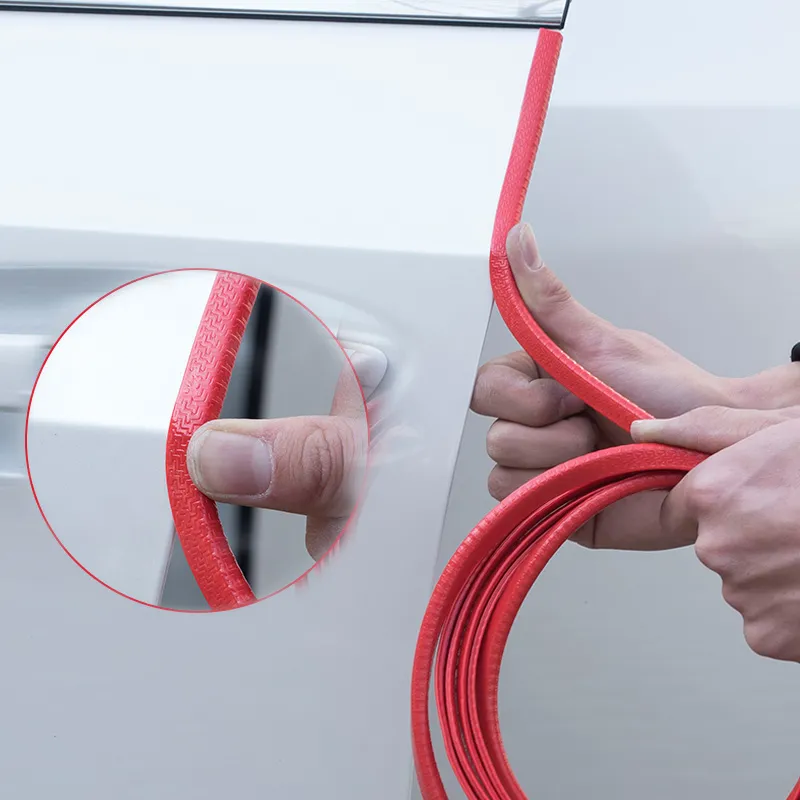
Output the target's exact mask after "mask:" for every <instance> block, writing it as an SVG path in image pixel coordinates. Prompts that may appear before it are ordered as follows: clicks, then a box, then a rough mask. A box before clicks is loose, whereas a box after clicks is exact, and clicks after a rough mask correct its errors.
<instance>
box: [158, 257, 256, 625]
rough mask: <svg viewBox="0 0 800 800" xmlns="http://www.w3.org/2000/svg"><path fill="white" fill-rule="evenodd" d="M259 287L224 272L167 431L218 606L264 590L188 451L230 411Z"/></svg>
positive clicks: (170, 478) (189, 545)
mask: <svg viewBox="0 0 800 800" xmlns="http://www.w3.org/2000/svg"><path fill="white" fill-rule="evenodd" d="M258 289H259V283H258V281H255V280H253V279H252V278H248V277H247V276H245V275H239V274H236V273H233V272H220V273H219V274H218V275H217V277H216V279H215V280H214V284H213V286H212V289H211V293H210V295H209V299H208V303H207V304H206V308H205V311H204V312H203V316H202V319H201V321H200V326H199V327H198V330H197V335H196V336H195V340H194V344H193V345H192V350H191V353H190V355H189V361H188V363H187V366H186V372H185V373H184V376H183V382H182V384H181V388H180V391H179V393H178V399H177V400H176V401H175V407H174V409H173V412H172V419H171V421H170V426H169V432H168V434H167V459H166V469H167V491H168V494H169V502H170V507H171V508H172V516H173V520H174V522H175V531H176V533H177V534H178V538H179V539H180V542H181V546H182V547H183V551H184V553H185V555H186V560H187V562H188V564H189V568H190V569H191V571H192V574H193V575H194V577H195V580H196V581H197V585H198V586H199V587H200V590H201V592H202V593H203V597H205V599H206V601H207V602H208V605H209V606H210V607H211V609H212V610H214V611H224V610H227V609H231V608H236V607H237V606H245V605H248V604H250V603H252V602H254V601H255V600H256V597H255V595H254V594H253V590H252V589H251V588H250V585H249V584H248V583H247V580H246V578H245V577H244V575H243V574H242V570H241V569H240V568H239V564H238V563H237V562H236V558H235V557H234V555H233V552H232V551H231V548H230V545H229V544H228V540H227V538H226V536H225V533H224V531H223V530H222V524H221V523H220V520H219V514H218V513H217V506H216V504H215V503H214V501H213V500H210V499H209V498H208V497H206V496H205V495H204V494H203V493H202V492H200V491H199V490H198V489H197V487H196V486H195V485H194V483H193V482H192V479H191V477H190V475H189V469H188V467H187V465H186V451H187V449H188V447H189V441H190V440H191V438H192V434H194V432H195V431H196V430H197V429H198V428H199V427H200V426H201V425H204V424H205V423H206V422H209V421H210V420H212V419H217V418H218V417H219V415H220V412H221V411H222V404H223V402H224V400H225V393H226V392H227V391H228V384H229V383H230V379H231V372H232V371H233V365H234V362H235V361H236V354H237V353H238V351H239V346H240V344H241V342H242V336H243V335H244V331H245V328H246V327H247V322H248V320H249V319H250V312H251V311H252V309H253V304H254V303H255V299H256V295H257V294H258Z"/></svg>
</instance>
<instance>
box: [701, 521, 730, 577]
mask: <svg viewBox="0 0 800 800" xmlns="http://www.w3.org/2000/svg"><path fill="white" fill-rule="evenodd" d="M694 552H695V554H696V555H697V559H698V561H700V563H701V564H702V565H703V566H704V567H707V568H708V569H710V570H711V571H712V572H716V573H717V574H721V573H722V571H723V570H724V568H725V564H726V563H727V561H728V554H727V552H726V547H725V543H724V541H723V540H722V538H721V537H718V536H714V535H712V534H703V533H702V531H701V533H700V535H698V537H697V541H696V542H695V545H694Z"/></svg>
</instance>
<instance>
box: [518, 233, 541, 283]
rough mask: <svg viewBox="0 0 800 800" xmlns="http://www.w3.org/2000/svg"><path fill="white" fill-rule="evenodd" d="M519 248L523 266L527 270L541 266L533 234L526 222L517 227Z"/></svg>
mask: <svg viewBox="0 0 800 800" xmlns="http://www.w3.org/2000/svg"><path fill="white" fill-rule="evenodd" d="M519 248H520V250H521V252H522V259H523V261H524V262H525V266H526V267H527V268H528V269H529V270H531V271H533V270H537V269H539V268H540V267H541V266H542V263H543V262H542V258H541V256H540V255H539V247H538V245H537V244H536V237H535V236H534V235H533V229H532V228H531V226H530V225H528V224H527V223H524V224H522V225H521V226H520V229H519Z"/></svg>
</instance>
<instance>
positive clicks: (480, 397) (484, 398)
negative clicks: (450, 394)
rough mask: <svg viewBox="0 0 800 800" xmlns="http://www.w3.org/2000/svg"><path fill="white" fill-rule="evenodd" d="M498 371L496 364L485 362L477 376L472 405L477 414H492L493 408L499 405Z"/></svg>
mask: <svg viewBox="0 0 800 800" xmlns="http://www.w3.org/2000/svg"><path fill="white" fill-rule="evenodd" d="M499 393H500V390H499V386H498V371H497V369H496V367H495V365H494V364H492V363H488V364H484V365H483V366H482V367H481V368H480V369H479V370H478V375H477V377H476V378H475V386H474V387H473V390H472V402H471V404H470V407H471V408H472V410H473V411H474V412H475V413H476V414H481V415H483V416H492V410H491V409H492V408H493V407H495V406H496V405H497V396H498V394H499Z"/></svg>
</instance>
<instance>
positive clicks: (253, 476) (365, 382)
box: [186, 352, 385, 561]
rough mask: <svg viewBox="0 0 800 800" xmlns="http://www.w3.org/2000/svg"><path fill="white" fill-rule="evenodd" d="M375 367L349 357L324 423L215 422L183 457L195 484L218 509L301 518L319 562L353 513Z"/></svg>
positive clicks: (313, 419) (366, 357) (316, 419)
mask: <svg viewBox="0 0 800 800" xmlns="http://www.w3.org/2000/svg"><path fill="white" fill-rule="evenodd" d="M379 361H380V359H376V358H375V357H374V354H371V353H364V352H355V353H351V354H350V363H349V364H345V365H344V368H343V369H342V371H341V373H340V375H339V380H338V383H337V386H336V389H335V392H334V397H333V402H332V405H331V412H330V415H328V416H306V417H289V418H284V419H259V420H249V419H220V420H213V421H212V422H208V423H206V424H205V425H203V426H202V427H200V428H198V430H197V431H195V433H194V435H193V437H192V439H191V441H190V443H189V448H188V451H187V454H186V458H187V466H188V468H189V474H190V476H191V478H192V481H193V482H194V484H195V485H196V486H197V488H198V489H199V490H200V491H201V492H203V493H204V494H205V495H207V496H208V497H210V498H211V499H212V500H215V501H217V502H221V503H233V504H235V505H244V506H252V507H255V508H266V509H273V510H277V511H285V512H289V513H293V514H301V515H304V516H306V549H307V550H308V553H309V555H310V556H311V557H312V558H313V559H314V560H315V561H316V560H319V559H320V558H321V557H322V556H323V555H325V553H326V552H327V551H328V550H329V549H330V547H331V546H332V545H333V543H334V542H335V541H336V539H337V538H338V536H339V534H340V533H341V532H342V529H343V528H344V525H345V524H346V522H347V520H348V519H349V517H350V516H351V514H352V513H353V510H354V508H355V503H356V500H357V496H358V491H359V488H360V486H361V484H362V480H361V479H362V477H363V475H364V466H365V461H366V452H367V445H368V428H367V414H366V406H365V401H366V399H368V397H369V395H370V394H371V393H372V392H374V390H375V388H376V387H377V385H378V383H380V380H381V379H382V377H383V372H384V371H385V360H384V361H383V362H382V363H378V362H379ZM351 365H352V366H351Z"/></svg>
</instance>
